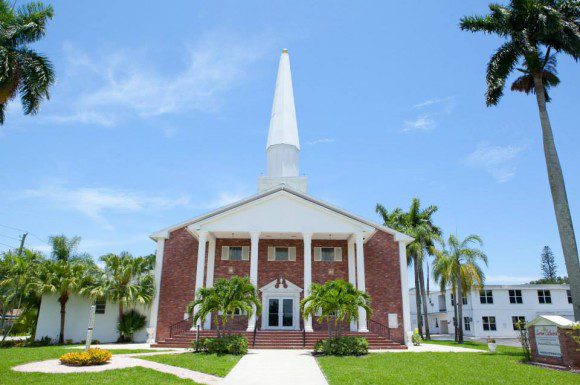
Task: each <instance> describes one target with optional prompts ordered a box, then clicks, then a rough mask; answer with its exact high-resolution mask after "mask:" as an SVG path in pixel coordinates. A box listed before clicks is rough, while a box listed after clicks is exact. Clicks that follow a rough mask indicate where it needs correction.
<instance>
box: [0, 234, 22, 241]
mask: <svg viewBox="0 0 580 385" xmlns="http://www.w3.org/2000/svg"><path fill="white" fill-rule="evenodd" d="M0 237H5V238H10V239H14V240H15V241H19V240H20V238H16V237H11V236H10V235H6V234H0Z"/></svg>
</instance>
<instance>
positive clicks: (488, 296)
mask: <svg viewBox="0 0 580 385" xmlns="http://www.w3.org/2000/svg"><path fill="white" fill-rule="evenodd" d="M479 302H481V303H487V304H492V303H493V292H492V291H491V290H480V291H479Z"/></svg>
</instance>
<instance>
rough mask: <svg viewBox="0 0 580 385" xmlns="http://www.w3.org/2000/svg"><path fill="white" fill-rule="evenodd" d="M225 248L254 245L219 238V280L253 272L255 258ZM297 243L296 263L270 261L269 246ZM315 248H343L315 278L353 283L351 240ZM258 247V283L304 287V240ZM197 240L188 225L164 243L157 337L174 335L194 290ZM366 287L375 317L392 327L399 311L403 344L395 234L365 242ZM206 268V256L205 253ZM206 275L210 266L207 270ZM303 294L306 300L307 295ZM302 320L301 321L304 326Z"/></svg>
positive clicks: (315, 267) (396, 332)
mask: <svg viewBox="0 0 580 385" xmlns="http://www.w3.org/2000/svg"><path fill="white" fill-rule="evenodd" d="M222 246H250V247H251V242H250V240H249V239H222V238H220V239H217V240H216V253H215V268H214V282H215V281H216V280H218V279H219V278H226V279H227V278H230V277H232V276H236V275H238V276H248V275H249V274H250V261H249V260H248V261H231V260H222V259H221V250H222ZM269 246H280V247H296V260H295V261H268V247H269ZM312 247H313V249H312V253H311V255H312V256H313V255H314V247H342V261H333V262H327V261H314V257H312V259H313V260H312V282H313V283H320V284H322V283H324V282H326V281H328V280H333V279H343V280H345V281H348V245H347V241H346V240H316V239H315V240H312ZM258 248H259V251H258V287H262V286H264V285H266V284H268V283H270V282H272V281H273V280H276V279H278V278H284V279H286V280H288V281H290V282H292V283H294V284H295V285H297V286H300V287H303V286H304V244H303V241H302V239H266V238H264V239H260V242H259V246H258ZM197 249H198V243H197V240H196V239H195V238H194V237H193V236H192V235H191V234H189V233H188V232H187V231H186V230H185V229H179V230H175V231H173V232H171V234H170V236H169V239H167V240H166V242H165V250H164V256H163V273H162V278H161V290H160V298H159V313H158V324H157V328H158V330H157V340H163V339H165V338H167V337H168V335H169V326H170V325H172V324H174V323H176V322H178V321H180V320H182V319H183V314H184V312H185V309H186V307H187V304H188V302H189V301H191V300H192V299H193V296H194V291H195V271H196V265H197ZM364 252H365V274H366V282H365V283H366V289H367V292H368V293H369V294H370V296H371V307H372V309H373V315H372V317H371V318H372V319H373V320H376V321H378V322H380V323H381V324H384V325H387V314H388V313H396V314H398V320H399V327H398V328H397V329H391V330H390V332H391V339H392V340H394V341H397V342H401V343H402V342H403V334H404V333H403V319H402V293H401V277H400V273H399V272H400V266H399V249H398V243H397V242H395V240H394V239H393V236H392V235H390V234H387V233H384V232H382V231H377V232H376V233H375V234H374V236H373V237H372V238H371V239H369V240H368V241H367V243H366V244H365V246H364ZM250 253H251V252H250ZM206 268H207V256H206ZM206 277H207V270H206ZM303 294H304V293H302V295H301V299H302V298H303ZM303 326H304V325H303V322H302V320H301V321H300V328H302V327H303ZM313 328H314V330H326V325H325V324H324V323H323V324H319V323H318V322H316V321H313Z"/></svg>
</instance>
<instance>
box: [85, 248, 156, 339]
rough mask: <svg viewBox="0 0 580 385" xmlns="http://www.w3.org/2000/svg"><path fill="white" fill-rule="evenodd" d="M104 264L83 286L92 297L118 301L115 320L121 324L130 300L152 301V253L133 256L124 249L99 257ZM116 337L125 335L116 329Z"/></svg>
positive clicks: (138, 302)
mask: <svg viewBox="0 0 580 385" xmlns="http://www.w3.org/2000/svg"><path fill="white" fill-rule="evenodd" d="M101 261H102V262H103V263H104V268H103V272H102V274H101V276H100V277H99V278H98V279H97V280H96V281H95V282H94V284H93V285H92V286H91V287H90V288H86V289H85V290H83V293H86V294H89V295H90V296H91V297H93V298H107V299H110V300H111V301H114V302H117V303H118V305H119V324H123V321H124V320H123V317H124V316H125V308H127V307H128V306H130V305H134V304H142V305H148V304H150V303H151V302H152V301H153V298H154V294H155V282H154V278H153V274H152V271H153V267H154V264H155V256H154V255H148V256H145V257H133V256H132V255H131V254H130V253H128V252H125V251H124V252H122V253H120V254H118V255H117V254H107V255H104V256H102V257H101ZM119 334H120V335H119V339H120V340H124V339H125V337H126V336H125V335H124V333H123V332H122V330H121V329H120V332H119Z"/></svg>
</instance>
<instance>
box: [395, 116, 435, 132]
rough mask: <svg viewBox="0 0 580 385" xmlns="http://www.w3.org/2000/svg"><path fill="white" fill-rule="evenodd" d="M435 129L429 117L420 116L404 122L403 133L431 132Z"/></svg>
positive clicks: (433, 121) (433, 122)
mask: <svg viewBox="0 0 580 385" xmlns="http://www.w3.org/2000/svg"><path fill="white" fill-rule="evenodd" d="M435 127H437V124H436V123H435V120H433V118H432V117H431V116H430V115H421V116H419V117H417V118H416V119H414V120H405V123H404V126H403V132H411V131H431V130H434V129H435Z"/></svg>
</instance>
